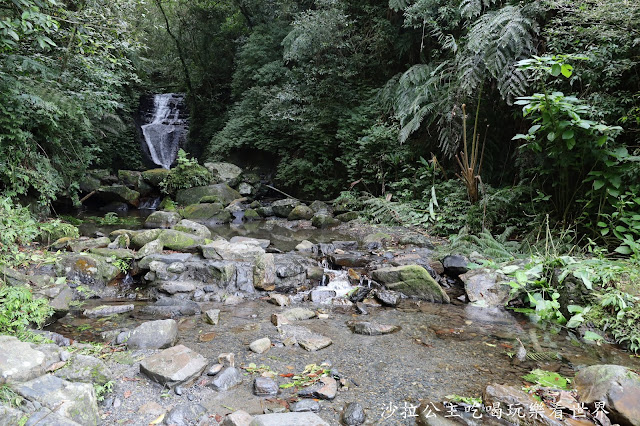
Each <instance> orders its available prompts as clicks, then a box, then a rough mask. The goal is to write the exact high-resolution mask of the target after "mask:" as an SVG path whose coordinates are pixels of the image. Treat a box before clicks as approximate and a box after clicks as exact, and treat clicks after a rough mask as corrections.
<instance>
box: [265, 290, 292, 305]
mask: <svg viewBox="0 0 640 426" xmlns="http://www.w3.org/2000/svg"><path fill="white" fill-rule="evenodd" d="M268 302H270V303H273V304H274V305H277V306H288V305H289V304H290V303H291V299H289V296H287V295H286V294H280V293H271V294H270V295H269V299H268Z"/></svg>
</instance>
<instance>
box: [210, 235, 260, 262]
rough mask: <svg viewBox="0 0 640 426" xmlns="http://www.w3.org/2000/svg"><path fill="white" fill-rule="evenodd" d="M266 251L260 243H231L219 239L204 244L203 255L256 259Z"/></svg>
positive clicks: (247, 259) (227, 258)
mask: <svg viewBox="0 0 640 426" xmlns="http://www.w3.org/2000/svg"><path fill="white" fill-rule="evenodd" d="M265 254H266V253H265V251H264V249H263V248H262V247H260V245H257V244H249V243H231V242H229V241H226V240H217V241H214V242H212V243H209V244H207V245H203V246H202V255H203V256H204V257H205V258H206V259H219V260H233V261H252V262H253V261H255V260H256V259H257V258H259V257H262V256H264V255H265Z"/></svg>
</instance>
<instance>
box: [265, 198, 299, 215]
mask: <svg viewBox="0 0 640 426" xmlns="http://www.w3.org/2000/svg"><path fill="white" fill-rule="evenodd" d="M301 204H302V203H301V202H300V201H298V200H295V199H293V198H285V199H283V200H277V201H274V202H273V203H272V204H271V209H272V211H273V214H274V215H276V216H278V217H284V218H286V217H288V216H289V214H290V213H291V212H292V211H293V209H294V208H296V207H297V206H299V205H301Z"/></svg>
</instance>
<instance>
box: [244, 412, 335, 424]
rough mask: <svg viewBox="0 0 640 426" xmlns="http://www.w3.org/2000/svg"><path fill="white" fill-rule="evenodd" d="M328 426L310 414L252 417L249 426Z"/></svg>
mask: <svg viewBox="0 0 640 426" xmlns="http://www.w3.org/2000/svg"><path fill="white" fill-rule="evenodd" d="M285 425H291V426H293V425H305V426H329V423H327V422H325V421H324V420H322V419H321V418H320V417H318V415H317V414H314V413H310V412H302V413H273V414H261V415H259V416H256V417H254V419H253V421H252V422H251V423H250V424H249V426H285Z"/></svg>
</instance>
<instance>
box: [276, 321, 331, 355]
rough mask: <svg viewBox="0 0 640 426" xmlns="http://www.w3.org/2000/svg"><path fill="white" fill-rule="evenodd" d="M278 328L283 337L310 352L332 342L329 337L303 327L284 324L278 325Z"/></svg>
mask: <svg viewBox="0 0 640 426" xmlns="http://www.w3.org/2000/svg"><path fill="white" fill-rule="evenodd" d="M279 330H280V333H282V336H283V337H284V338H285V339H289V340H290V341H291V343H294V344H295V343H297V344H299V345H300V346H301V347H302V348H304V349H306V350H308V351H310V352H313V351H317V350H320V349H322V348H326V347H327V346H329V345H331V343H333V342H332V341H331V339H330V338H328V337H326V336H323V335H321V334H317V333H313V332H312V331H311V330H309V329H308V328H305V327H300V326H295V325H288V324H284V325H282V326H281V327H279Z"/></svg>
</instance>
